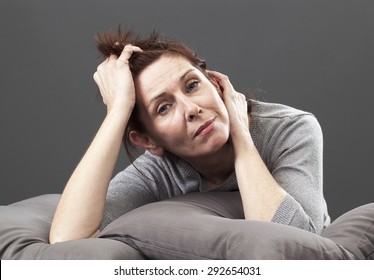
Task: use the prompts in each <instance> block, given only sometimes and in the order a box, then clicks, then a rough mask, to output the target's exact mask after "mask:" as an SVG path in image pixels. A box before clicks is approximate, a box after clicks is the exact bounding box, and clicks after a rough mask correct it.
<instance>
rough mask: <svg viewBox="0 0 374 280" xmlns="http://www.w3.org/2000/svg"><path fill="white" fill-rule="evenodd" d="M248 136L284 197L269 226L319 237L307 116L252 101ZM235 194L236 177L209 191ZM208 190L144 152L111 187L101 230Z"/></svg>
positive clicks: (184, 166) (321, 208)
mask: <svg viewBox="0 0 374 280" xmlns="http://www.w3.org/2000/svg"><path fill="white" fill-rule="evenodd" d="M250 132H251V136H252V138H253V141H254V143H255V146H256V148H257V150H258V152H259V154H260V155H261V157H262V159H263V161H264V163H265V164H266V166H267V168H268V169H269V171H270V173H271V174H272V175H273V177H274V179H275V180H276V181H277V182H278V184H279V185H280V186H282V187H283V188H284V189H285V190H286V192H287V195H286V197H285V199H284V200H283V202H282V203H281V205H280V206H279V208H278V209H277V211H276V213H275V215H274V217H273V220H272V222H275V223H281V224H285V225H290V226H294V227H298V228H301V229H305V230H308V231H312V232H316V233H320V232H321V231H322V230H323V228H324V227H326V226H327V225H328V224H329V223H330V217H329V215H328V212H327V206H326V201H325V199H324V197H323V185H322V179H323V178H322V160H323V159H322V148H323V139H322V131H321V128H320V125H319V123H318V121H317V119H316V118H315V117H314V116H313V115H312V114H311V113H307V112H304V111H300V110H297V109H294V108H291V107H288V106H285V105H280V104H272V103H264V102H259V101H252V112H251V126H250ZM234 190H238V184H237V181H236V175H235V172H234V173H233V174H232V175H231V176H230V177H229V178H228V179H227V180H226V181H225V182H224V183H222V184H221V185H220V186H218V187H217V188H215V189H214V190H210V191H234ZM206 191H208V187H207V185H206V184H205V183H204V181H202V179H201V177H200V175H199V173H198V172H197V171H196V170H195V169H193V168H192V167H191V166H190V165H189V164H188V163H187V162H185V161H183V160H182V159H180V158H177V157H175V156H172V155H168V156H163V157H157V156H153V155H152V154H150V153H148V152H145V153H144V154H143V155H141V156H140V157H139V158H138V159H137V160H136V161H135V162H134V164H132V165H130V166H129V167H127V168H126V169H125V170H123V171H122V172H120V173H118V174H117V175H116V176H115V177H114V178H113V180H112V181H111V183H110V186H109V190H108V194H107V203H106V209H105V214H104V220H103V223H102V226H101V228H104V227H105V226H106V225H107V224H108V223H110V222H111V221H113V220H114V219H116V218H118V217H119V216H121V215H123V214H125V213H126V212H128V211H131V210H132V209H134V208H136V207H139V206H141V205H144V204H147V203H151V202H156V201H160V200H163V199H166V198H170V197H173V196H177V195H181V194H185V193H188V192H206Z"/></svg>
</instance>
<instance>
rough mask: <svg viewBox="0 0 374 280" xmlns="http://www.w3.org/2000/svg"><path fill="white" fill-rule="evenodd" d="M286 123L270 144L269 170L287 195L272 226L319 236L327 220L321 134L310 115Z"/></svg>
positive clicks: (288, 119)
mask: <svg viewBox="0 0 374 280" xmlns="http://www.w3.org/2000/svg"><path fill="white" fill-rule="evenodd" d="M286 119H287V121H284V122H283V123H282V125H281V126H280V127H278V128H277V132H278V133H275V134H274V135H273V138H272V141H271V145H272V146H273V148H272V152H271V153H270V157H271V158H270V162H271V163H272V164H271V166H270V168H269V169H270V171H271V173H272V175H273V177H274V179H275V180H276V181H277V182H278V184H279V185H280V186H282V187H283V188H284V189H285V190H286V192H287V195H286V197H285V199H284V200H283V202H282V203H281V205H280V207H279V208H278V210H277V211H276V213H275V215H274V217H273V222H277V223H282V224H288V225H291V226H295V227H298V228H302V229H306V230H308V231H312V232H316V233H320V232H321V231H322V229H323V227H324V223H325V220H326V219H327V217H326V215H327V214H326V213H327V208H326V203H325V200H324V197H323V174H322V164H323V154H322V153H323V138H322V130H321V127H320V125H319V123H318V121H317V119H316V118H315V117H314V116H313V115H311V114H304V115H299V116H294V117H288V118H286Z"/></svg>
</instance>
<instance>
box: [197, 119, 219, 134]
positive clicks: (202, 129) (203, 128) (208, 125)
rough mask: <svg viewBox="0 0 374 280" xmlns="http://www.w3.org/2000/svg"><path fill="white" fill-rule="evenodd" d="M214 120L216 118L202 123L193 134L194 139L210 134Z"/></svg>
mask: <svg viewBox="0 0 374 280" xmlns="http://www.w3.org/2000/svg"><path fill="white" fill-rule="evenodd" d="M215 120H216V118H213V119H211V120H209V121H207V122H206V123H204V124H203V125H202V126H200V127H199V129H198V130H197V131H196V133H195V137H197V136H204V135H206V134H208V133H209V132H211V131H212V130H213V128H214V121H215Z"/></svg>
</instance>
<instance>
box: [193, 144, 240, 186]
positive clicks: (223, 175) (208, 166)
mask: <svg viewBox="0 0 374 280" xmlns="http://www.w3.org/2000/svg"><path fill="white" fill-rule="evenodd" d="M234 160H235V158H234V149H233V146H232V144H231V142H230V141H228V142H227V143H226V144H225V145H224V146H223V147H222V148H221V149H219V150H218V151H217V152H215V153H214V154H212V155H209V156H205V157H200V158H199V159H198V160H190V161H188V162H189V164H190V165H191V166H192V167H193V168H194V169H195V170H197V171H198V172H199V174H200V175H201V177H202V179H203V180H204V181H205V183H206V184H207V185H208V188H215V187H217V186H218V185H220V184H222V183H223V182H224V181H226V180H227V178H228V177H230V175H231V174H232V173H233V172H234V171H235V165H234V164H235V163H234Z"/></svg>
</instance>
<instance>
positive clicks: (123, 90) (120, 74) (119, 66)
mask: <svg viewBox="0 0 374 280" xmlns="http://www.w3.org/2000/svg"><path fill="white" fill-rule="evenodd" d="M118 44H119V43H118ZM134 52H142V50H141V49H140V48H139V47H136V46H132V45H126V46H125V47H124V48H123V51H122V53H121V54H120V55H119V57H117V56H116V55H115V54H111V55H110V56H109V57H108V58H107V59H106V60H105V61H104V62H103V63H101V64H100V65H99V66H98V67H97V71H96V72H95V74H94V75H93V78H94V80H95V82H96V84H97V86H98V87H99V90H100V94H101V96H102V98H103V102H104V104H105V105H106V106H107V110H108V112H109V111H111V110H113V109H119V110H120V111H124V110H126V109H128V110H130V111H131V110H132V109H133V108H134V105H135V87H134V81H133V77H132V74H131V71H130V67H129V59H130V57H131V56H132V54H133V53H134Z"/></svg>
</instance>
